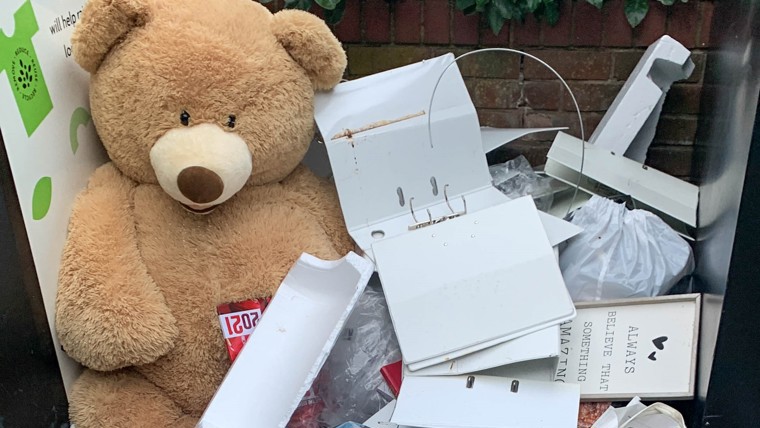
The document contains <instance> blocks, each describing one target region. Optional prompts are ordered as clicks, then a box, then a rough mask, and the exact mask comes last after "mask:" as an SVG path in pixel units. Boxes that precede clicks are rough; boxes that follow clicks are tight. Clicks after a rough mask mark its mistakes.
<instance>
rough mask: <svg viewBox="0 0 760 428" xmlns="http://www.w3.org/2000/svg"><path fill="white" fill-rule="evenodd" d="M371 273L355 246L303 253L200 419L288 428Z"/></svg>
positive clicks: (207, 423)
mask: <svg viewBox="0 0 760 428" xmlns="http://www.w3.org/2000/svg"><path fill="white" fill-rule="evenodd" d="M372 272H373V266H372V264H371V263H369V262H368V261H366V260H365V259H363V258H362V257H360V256H358V255H356V254H354V253H349V254H348V255H347V256H346V257H344V258H343V259H341V260H337V261H324V260H320V259H317V258H315V257H313V256H311V255H308V254H303V255H302V256H301V258H299V259H298V261H297V262H296V264H295V266H293V268H292V269H291V270H290V272H288V275H287V276H286V277H285V279H284V280H283V282H282V285H281V286H280V288H279V289H278V290H277V293H276V294H275V296H274V298H273V299H272V301H271V303H270V304H269V306H268V307H267V310H266V312H265V313H264V316H263V317H262V318H261V321H260V322H259V325H258V326H257V327H256V329H255V330H254V331H253V333H252V334H251V336H250V338H249V340H248V342H247V343H246V345H245V346H244V347H243V350H242V351H241V352H240V354H239V355H238V357H237V359H236V360H235V363H234V364H233V365H232V367H231V368H230V370H229V372H228V373H227V376H226V377H225V378H224V381H223V382H222V385H221V386H220V387H219V389H218V390H217V392H216V394H215V395H214V398H213V399H212V400H211V403H210V404H209V406H208V408H207V409H206V411H205V412H204V414H203V416H202V417H201V420H200V421H199V422H198V425H197V426H198V427H200V428H248V427H250V426H251V424H255V425H256V426H261V427H277V428H283V427H285V425H286V424H287V423H288V421H289V420H290V417H291V415H292V414H293V411H294V410H295V409H296V406H297V405H298V403H299V402H300V401H301V398H303V396H304V394H305V393H306V391H308V389H309V388H310V387H311V384H312V382H313V381H314V378H315V377H316V376H317V374H318V373H319V370H320V369H321V368H322V365H323V364H324V362H325V360H326V359H327V356H328V355H329V353H330V350H331V349H332V347H333V345H334V344H335V340H336V339H337V337H338V334H339V333H340V331H341V330H342V328H343V324H344V323H345V322H346V319H347V318H348V316H349V315H350V313H351V310H352V309H353V306H354V305H355V304H356V301H357V299H358V298H359V296H360V295H361V293H362V292H363V291H364V287H365V286H366V285H367V282H368V281H369V278H370V276H371V275H372ZM273 350H276V352H273Z"/></svg>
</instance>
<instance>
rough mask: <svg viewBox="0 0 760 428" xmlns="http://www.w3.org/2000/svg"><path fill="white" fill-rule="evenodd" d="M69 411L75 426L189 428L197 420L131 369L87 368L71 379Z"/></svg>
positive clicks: (90, 427)
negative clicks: (108, 371)
mask: <svg viewBox="0 0 760 428" xmlns="http://www.w3.org/2000/svg"><path fill="white" fill-rule="evenodd" d="M69 415H70V418H71V422H73V423H74V424H76V426H77V427H78V428H101V427H125V428H126V427H161V428H170V427H171V428H192V427H194V426H195V425H196V423H197V422H198V419H197V418H194V417H192V416H190V415H187V414H185V413H184V412H183V411H182V410H181V409H180V408H179V406H178V405H177V404H176V403H175V402H174V401H172V400H171V399H170V398H169V397H168V396H167V395H166V394H165V393H164V392H163V391H162V390H161V389H160V388H158V387H157V386H155V385H154V384H152V383H150V382H149V381H148V380H147V379H145V378H144V377H142V376H141V375H139V374H137V373H135V372H133V371H130V370H126V371H119V372H112V373H99V372H95V371H92V370H86V371H85V372H84V373H82V375H81V376H80V377H79V379H77V381H76V382H74V387H73V389H72V393H71V396H70V397H69Z"/></svg>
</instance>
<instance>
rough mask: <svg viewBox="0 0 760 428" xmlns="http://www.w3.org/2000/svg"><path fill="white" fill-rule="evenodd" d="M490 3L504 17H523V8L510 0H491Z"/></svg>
mask: <svg viewBox="0 0 760 428" xmlns="http://www.w3.org/2000/svg"><path fill="white" fill-rule="evenodd" d="M491 5H492V8H495V9H496V10H497V11H498V12H499V14H500V15H501V16H502V18H504V19H523V16H524V14H523V10H522V9H520V7H519V6H518V5H516V4H515V3H514V2H513V1H512V0H491ZM489 20H490V18H489Z"/></svg>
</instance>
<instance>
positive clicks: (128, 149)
mask: <svg viewBox="0 0 760 428" xmlns="http://www.w3.org/2000/svg"><path fill="white" fill-rule="evenodd" d="M72 43H73V52H74V57H75V59H76V61H77V62H78V63H79V64H80V65H81V66H82V67H83V68H84V69H85V70H87V71H88V72H90V74H91V83H90V107H91V110H92V111H91V113H92V117H93V120H94V123H95V126H96V129H97V131H98V134H99V136H100V138H101V141H102V142H103V145H104V146H105V148H106V151H107V152H108V155H109V157H110V158H111V160H112V161H113V163H114V164H115V165H116V167H117V168H119V170H121V172H122V173H123V174H125V175H126V176H128V177H130V178H131V179H133V180H135V181H136V182H138V183H146V184H151V183H153V184H155V183H157V184H159V185H160V186H161V187H162V188H163V189H164V191H166V193H168V194H169V195H170V196H171V197H172V198H174V199H176V200H177V201H179V202H180V203H182V204H183V205H184V206H185V207H186V208H188V209H189V210H191V211H194V212H199V213H203V212H208V211H210V210H212V209H213V208H214V207H216V206H217V205H219V204H221V203H223V202H224V201H226V200H227V199H229V198H231V197H232V196H233V195H234V194H235V193H237V192H238V191H239V190H240V189H242V188H243V187H244V186H255V185H261V184H266V183H271V182H276V181H279V180H281V179H283V178H284V177H286V176H287V175H288V174H289V173H291V172H292V171H293V170H294V169H295V167H296V166H297V165H298V164H299V162H301V160H302V159H303V156H304V154H305V152H306V149H307V148H308V145H309V143H310V141H311V139H312V137H313V134H314V119H313V98H314V91H315V90H324V89H330V88H332V87H333V86H334V85H336V84H337V83H338V82H339V80H340V78H341V76H342V74H343V71H344V69H345V66H346V56H345V52H344V51H343V49H342V48H341V46H340V43H339V42H338V40H337V39H336V38H335V37H334V36H333V35H332V33H331V32H330V30H329V28H328V27H327V26H326V25H325V23H324V22H323V21H321V20H320V19H319V18H317V17H316V16H314V15H311V14H308V13H306V12H302V11H297V10H286V11H281V12H278V13H276V14H272V13H271V12H269V10H267V9H266V8H265V7H263V6H262V5H260V4H259V3H257V2H255V1H251V0H214V1H208V0H90V2H89V3H88V4H87V6H86V7H85V10H84V13H83V17H82V20H81V21H80V23H79V24H78V25H77V27H76V30H75V33H74V36H73V39H72Z"/></svg>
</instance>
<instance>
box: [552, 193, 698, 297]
mask: <svg viewBox="0 0 760 428" xmlns="http://www.w3.org/2000/svg"><path fill="white" fill-rule="evenodd" d="M571 221H572V223H573V224H576V225H578V226H580V227H582V228H583V229H584V231H583V232H581V233H580V234H579V235H577V236H575V237H574V238H572V239H571V240H569V241H568V243H567V246H566V247H565V248H563V249H562V251H561V252H560V258H559V266H560V269H561V270H562V275H563V277H564V279H565V284H566V285H567V288H568V290H569V292H570V296H571V297H572V299H573V301H575V302H582V301H595V300H608V299H619V298H626V297H651V296H657V295H662V294H665V293H667V292H668V291H669V290H670V289H671V287H673V285H675V284H676V283H677V282H678V281H679V280H680V279H681V278H683V277H684V276H686V275H688V274H690V273H691V272H692V271H693V270H694V256H693V254H692V250H691V247H690V246H689V244H688V243H687V242H686V241H684V240H683V238H681V237H680V236H678V234H677V233H676V232H675V231H673V229H671V228H670V226H668V225H667V224H665V222H664V221H662V219H660V218H659V217H657V216H656V215H654V214H652V213H650V212H648V211H644V210H628V209H627V208H626V207H625V205H623V204H617V203H615V202H613V201H611V200H609V199H605V198H601V197H598V196H594V197H592V198H591V199H590V200H589V201H588V202H587V203H586V204H585V205H584V206H583V207H582V208H580V209H579V210H578V211H576V212H575V213H574V214H573V218H572V220H571Z"/></svg>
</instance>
